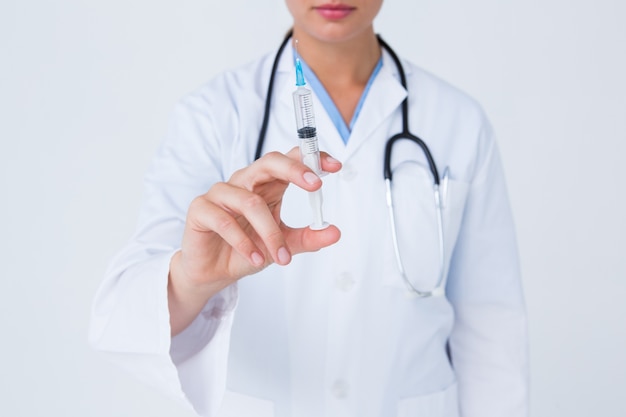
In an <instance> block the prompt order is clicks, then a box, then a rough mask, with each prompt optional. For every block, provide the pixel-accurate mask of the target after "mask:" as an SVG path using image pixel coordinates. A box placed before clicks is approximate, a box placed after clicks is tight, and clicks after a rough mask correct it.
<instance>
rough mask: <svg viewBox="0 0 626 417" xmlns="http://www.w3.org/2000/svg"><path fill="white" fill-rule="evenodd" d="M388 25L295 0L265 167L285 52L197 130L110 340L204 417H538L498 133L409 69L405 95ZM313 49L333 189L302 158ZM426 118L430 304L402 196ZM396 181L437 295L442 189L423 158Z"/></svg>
mask: <svg viewBox="0 0 626 417" xmlns="http://www.w3.org/2000/svg"><path fill="white" fill-rule="evenodd" d="M381 4H382V0H351V1H341V2H339V1H335V0H323V1H314V0H287V6H288V8H289V11H290V12H291V14H292V16H293V36H292V38H291V39H290V42H289V44H288V45H287V47H286V49H285V50H284V51H283V52H282V54H280V56H279V58H278V61H277V67H276V71H275V76H274V77H275V78H274V88H273V93H272V94H273V99H272V102H271V106H270V112H269V120H268V128H267V135H266V140H265V143H264V145H263V153H264V155H263V156H262V157H261V158H260V159H258V160H256V161H255V162H253V160H254V153H255V149H256V147H257V138H258V136H259V131H260V129H261V125H262V119H263V107H264V102H265V98H266V95H267V82H268V80H269V79H270V74H271V72H272V63H273V60H274V53H272V54H269V55H268V56H266V57H263V58H262V59H260V60H258V61H256V62H254V63H252V64H250V65H248V66H245V67H243V68H240V69H237V70H235V71H231V72H227V73H225V74H222V75H220V76H218V77H217V78H215V79H214V80H212V81H211V82H209V83H207V84H206V85H205V86H203V87H202V88H201V89H199V90H198V91H197V92H195V93H193V94H191V95H189V96H187V97H186V98H184V99H183V100H182V101H181V103H180V104H179V105H178V106H177V108H176V110H175V113H174V116H173V119H172V122H171V126H170V129H169V133H168V135H167V138H166V140H165V141H164V143H163V144H162V146H161V147H160V150H159V151H158V153H157V155H156V157H155V159H154V161H153V164H152V166H151V168H150V171H149V173H148V175H147V176H146V179H145V195H144V203H143V207H142V210H141V216H140V220H139V227H138V229H137V232H136V234H135V235H134V237H133V238H132V239H131V241H130V242H129V244H128V245H127V246H126V247H125V248H124V249H123V250H122V251H121V252H120V253H119V254H118V256H117V257H116V258H115V259H114V260H113V262H112V263H111V266H110V268H109V270H108V272H107V274H106V277H105V280H104V282H103V283H102V286H101V288H100V290H99V292H98V294H97V297H96V300H95V303H94V307H93V314H92V324H91V329H90V340H91V343H92V344H93V346H95V348H97V349H98V350H101V351H103V352H106V353H107V354H108V355H109V356H110V358H111V360H113V361H115V362H117V363H118V364H119V365H120V366H122V367H124V368H126V369H128V370H130V371H131V372H132V373H134V374H135V375H136V376H137V377H139V378H141V379H143V380H144V381H145V382H146V383H149V384H152V385H154V386H157V387H158V388H159V389H161V390H162V391H163V392H165V393H167V394H169V395H171V396H172V397H174V398H176V399H178V400H180V402H181V403H182V404H184V405H185V406H187V407H192V408H193V409H194V410H195V411H196V412H197V413H198V414H199V415H202V416H238V417H245V416H257V417H258V416H276V417H308V416H318V417H319V416H328V417H331V416H332V417H340V416H341V417H347V416H353V417H390V416H402V417H408V416H428V417H443V416H445V417H458V416H463V417H502V416H507V417H521V416H526V415H527V395H528V394H527V346H526V345H527V340H526V321H525V310H524V303H523V296H522V289H521V285H520V276H519V268H518V259H517V249H516V243H515V236H514V229H513V222H512V219H511V214H510V208H509V204H508V200H507V195H506V189H505V183H504V177H503V173H502V169H501V165H500V159H499V156H498V150H497V147H496V143H495V141H494V136H493V132H492V130H491V127H490V125H489V123H488V121H487V119H486V118H485V116H484V114H483V112H482V110H481V108H480V107H479V106H478V105H477V104H476V103H475V102H474V101H473V100H472V99H470V98H468V97H467V96H465V95H464V94H463V93H461V92H459V91H458V90H456V89H455V88H453V87H451V86H450V85H448V84H446V83H444V82H443V81H441V80H439V79H437V78H436V77H434V76H432V75H431V74H429V73H427V72H425V71H423V70H421V69H420V68H418V67H416V66H414V65H412V64H411V63H409V62H406V61H402V65H401V66H402V68H403V69H404V72H405V73H406V78H407V87H406V88H404V87H403V86H402V85H401V83H400V78H399V71H400V68H398V66H397V65H395V64H394V62H393V59H392V58H391V55H390V53H389V52H387V51H386V50H385V49H383V48H381V45H380V43H379V41H378V39H377V37H376V35H375V32H374V30H373V26H372V22H373V20H374V18H375V16H376V15H377V13H378V11H379V9H380V7H381ZM294 39H298V41H299V54H300V56H301V57H302V60H303V61H304V62H305V64H306V72H305V75H306V77H307V83H308V84H309V86H311V88H312V89H313V92H314V108H315V110H316V117H317V125H318V133H319V137H320V148H321V149H323V150H325V151H327V152H328V153H325V152H324V153H322V158H321V159H322V168H323V169H324V170H325V171H327V172H329V173H331V174H330V175H328V176H326V177H324V179H323V186H322V180H321V179H320V178H319V177H318V176H317V175H315V174H314V173H313V172H312V171H311V170H310V169H308V168H307V167H306V166H305V165H303V164H302V163H301V162H300V158H299V152H298V150H297V148H294V146H295V145H296V144H297V139H296V132H295V121H294V116H293V104H292V101H291V94H292V92H293V90H294V89H295V86H294V84H295V79H294V69H293V68H294V67H293V57H294V51H293V49H292V41H293V40H294ZM407 98H408V105H409V107H408V119H409V126H410V127H411V128H412V129H413V130H414V132H415V134H417V135H418V136H419V137H420V138H422V139H423V140H424V142H426V144H427V145H428V147H429V149H430V152H431V153H432V155H433V158H434V160H435V161H436V163H437V165H438V166H439V167H440V172H441V171H442V170H443V168H444V167H446V168H448V170H447V172H449V181H446V182H447V184H446V187H445V192H444V193H442V196H443V197H442V198H443V201H442V206H443V240H442V241H443V245H444V249H445V250H444V254H445V255H444V258H443V269H442V271H443V273H444V275H443V276H444V281H443V284H442V286H441V287H442V290H441V291H440V292H438V293H437V292H436V293H435V294H434V295H433V296H430V297H418V296H417V295H416V293H415V292H414V291H411V290H409V289H407V285H406V283H405V281H404V279H403V276H402V273H401V272H400V270H399V268H398V265H397V263H396V260H395V251H394V239H393V234H392V228H391V227H390V222H389V213H388V211H387V206H386V197H385V185H384V180H383V175H382V171H383V170H382V167H383V159H384V149H385V144H386V142H387V140H388V139H389V138H390V137H391V136H393V135H394V134H395V133H397V132H398V131H400V130H401V128H402V106H401V104H402V102H403V101H404V100H405V99H407ZM331 155H332V157H331ZM339 161H342V162H339ZM391 167H392V169H393V172H394V176H393V201H394V203H395V204H396V209H395V212H396V222H397V224H398V226H397V228H396V229H397V232H398V236H397V241H398V245H399V248H400V253H401V255H402V258H403V263H404V264H405V267H406V276H407V278H408V280H409V281H410V282H411V284H412V285H414V286H415V287H416V288H418V289H419V288H425V289H430V288H431V287H433V286H436V283H437V277H438V275H439V272H440V269H441V263H440V260H439V252H438V247H439V241H440V240H439V239H438V235H437V220H436V217H437V216H436V210H435V208H434V204H433V200H432V198H433V194H432V190H433V179H432V175H431V173H430V171H429V170H428V164H427V162H426V160H425V159H424V153H423V152H422V151H421V150H420V148H419V147H418V146H416V145H415V144H414V143H412V142H410V141H399V142H398V143H397V145H396V147H395V148H394V151H393V154H392V157H391ZM320 187H322V190H323V193H324V199H325V200H324V213H325V217H326V220H328V221H329V222H331V223H333V225H331V226H330V227H328V228H326V229H324V230H319V231H314V230H311V229H310V228H308V227H307V224H309V223H310V220H311V212H310V208H309V205H308V200H307V193H306V191H313V190H317V189H319V188H320ZM340 230H341V232H340Z"/></svg>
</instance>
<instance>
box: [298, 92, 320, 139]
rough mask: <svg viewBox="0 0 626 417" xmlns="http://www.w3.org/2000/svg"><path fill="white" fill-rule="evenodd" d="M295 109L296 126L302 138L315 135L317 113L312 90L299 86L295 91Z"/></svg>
mask: <svg viewBox="0 0 626 417" xmlns="http://www.w3.org/2000/svg"><path fill="white" fill-rule="evenodd" d="M293 109H294V111H295V112H296V126H297V127H298V136H299V137H300V138H301V139H304V138H307V137H312V136H315V133H316V132H315V115H314V114H313V96H312V94H311V90H309V89H308V88H304V87H298V88H297V89H296V91H294V92H293Z"/></svg>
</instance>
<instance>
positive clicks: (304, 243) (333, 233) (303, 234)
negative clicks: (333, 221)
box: [283, 225, 341, 255]
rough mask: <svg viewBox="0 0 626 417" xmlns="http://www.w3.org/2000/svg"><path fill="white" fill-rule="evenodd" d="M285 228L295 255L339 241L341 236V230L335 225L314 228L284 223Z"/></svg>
mask: <svg viewBox="0 0 626 417" xmlns="http://www.w3.org/2000/svg"><path fill="white" fill-rule="evenodd" d="M283 229H284V232H283V233H284V236H285V239H286V240H287V244H288V245H289V248H290V249H291V252H292V253H293V254H294V255H295V254H298V253H303V252H315V251H318V250H320V249H322V248H325V247H327V246H330V245H332V244H334V243H337V241H339V239H340V238H341V231H340V230H339V229H338V228H337V227H336V226H334V225H331V226H329V227H327V228H326V229H323V230H312V229H311V228H309V227H303V228H297V229H296V228H291V227H288V226H285V225H283Z"/></svg>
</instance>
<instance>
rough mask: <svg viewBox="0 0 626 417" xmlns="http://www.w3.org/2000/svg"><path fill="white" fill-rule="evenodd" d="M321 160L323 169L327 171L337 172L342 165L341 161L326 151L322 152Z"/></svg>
mask: <svg viewBox="0 0 626 417" xmlns="http://www.w3.org/2000/svg"><path fill="white" fill-rule="evenodd" d="M320 162H321V163H322V170H323V171H325V172H331V173H332V172H337V171H339V170H340V169H341V167H342V164H341V162H340V161H338V160H337V159H335V158H333V157H332V156H330V155H329V154H328V153H326V152H320Z"/></svg>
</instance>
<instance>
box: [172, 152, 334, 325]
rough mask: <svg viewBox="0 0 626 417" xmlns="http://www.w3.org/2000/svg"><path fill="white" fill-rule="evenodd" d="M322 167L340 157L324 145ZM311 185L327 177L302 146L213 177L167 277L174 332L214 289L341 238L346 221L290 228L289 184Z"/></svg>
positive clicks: (196, 201) (191, 212)
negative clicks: (305, 158)
mask: <svg viewBox="0 0 626 417" xmlns="http://www.w3.org/2000/svg"><path fill="white" fill-rule="evenodd" d="M320 159H321V163H322V169H323V170H324V171H326V172H331V173H333V172H337V171H339V169H341V163H340V162H339V161H337V160H335V159H333V158H332V157H330V156H329V155H328V154H326V153H324V152H322V153H321V158H320ZM290 183H292V184H295V185H296V186H298V187H300V188H303V189H305V190H307V191H315V190H317V189H318V188H320V187H321V185H322V182H321V180H320V178H319V177H318V176H317V175H316V174H315V173H313V172H312V171H311V169H309V168H308V167H307V166H306V165H304V164H303V163H302V162H301V161H300V152H299V150H298V148H294V149H292V150H291V151H290V152H289V153H287V154H281V153H278V152H271V153H268V154H266V155H264V156H263V157H261V158H259V159H258V160H257V161H255V162H254V163H252V164H251V165H249V166H247V167H245V168H243V169H241V170H239V171H237V172H235V173H234V174H233V175H232V177H231V178H230V179H229V180H228V181H227V182H221V183H217V184H215V185H213V187H211V189H210V190H209V191H208V192H207V193H206V194H204V195H202V196H199V197H197V198H196V199H194V201H193V202H192V203H191V205H190V207H189V211H188V213H187V220H186V223H185V232H184V235H183V241H182V245H181V250H180V251H178V252H177V253H176V254H175V255H174V256H173V258H172V261H171V264H170V276H169V285H168V298H169V309H170V324H171V327H172V334H173V335H175V334H177V333H179V332H181V331H182V330H184V329H185V328H186V327H187V326H188V325H189V324H190V323H191V322H192V321H193V320H194V318H195V317H196V316H197V314H198V313H199V312H200V311H201V310H202V308H203V307H204V305H205V304H206V302H207V301H208V299H209V298H210V297H212V296H213V295H215V294H217V293H218V292H219V291H221V290H222V289H224V288H225V287H227V286H228V285H230V284H232V283H234V282H235V281H237V280H238V279H240V278H242V277H244V276H246V275H250V274H253V273H255V272H258V271H260V270H261V269H263V268H265V267H266V266H268V265H269V264H271V263H274V262H275V263H277V264H279V265H287V264H288V263H289V262H290V261H291V257H292V255H295V254H298V253H301V252H312V251H317V250H319V249H321V248H324V247H326V246H329V245H332V244H333V243H335V242H337V241H338V240H339V237H340V233H339V229H337V228H336V227H335V226H330V227H328V228H326V229H324V230H312V229H310V228H309V227H304V228H291V227H288V226H287V225H285V224H284V223H283V222H282V221H281V219H280V208H281V204H282V199H283V195H284V193H285V190H286V189H287V186H288V185H289V184H290Z"/></svg>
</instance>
